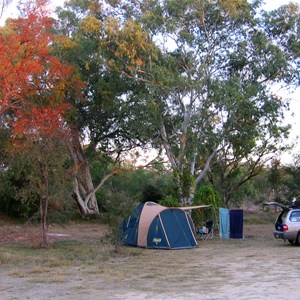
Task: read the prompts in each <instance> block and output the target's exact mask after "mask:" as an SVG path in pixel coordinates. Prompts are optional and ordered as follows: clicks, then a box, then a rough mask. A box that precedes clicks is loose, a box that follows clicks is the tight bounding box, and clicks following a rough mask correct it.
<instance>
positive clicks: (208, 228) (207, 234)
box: [199, 220, 214, 241]
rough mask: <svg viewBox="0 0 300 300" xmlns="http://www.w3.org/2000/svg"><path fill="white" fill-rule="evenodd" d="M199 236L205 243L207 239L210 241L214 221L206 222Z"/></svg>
mask: <svg viewBox="0 0 300 300" xmlns="http://www.w3.org/2000/svg"><path fill="white" fill-rule="evenodd" d="M199 234H200V235H201V239H202V240H203V241H206V240H207V239H208V238H210V239H211V240H212V238H213V237H214V221H213V220H207V221H206V223H205V227H204V228H203V229H201V230H199Z"/></svg>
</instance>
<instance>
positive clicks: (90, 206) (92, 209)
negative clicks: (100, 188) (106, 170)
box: [68, 132, 99, 215]
mask: <svg viewBox="0 0 300 300" xmlns="http://www.w3.org/2000/svg"><path fill="white" fill-rule="evenodd" d="M68 149H69V154H70V157H71V159H72V161H73V165H74V167H73V176H74V179H73V192H72V196H73V198H74V199H75V201H76V203H77V206H78V208H79V211H80V213H81V214H82V215H91V214H98V213H99V208H98V203H97V199H96V190H95V188H94V183H93V180H92V176H91V173H90V168H89V164H88V162H87V160H86V159H85V157H84V153H83V151H82V147H81V144H80V140H79V134H78V133H77V132H76V133H75V134H73V136H72V140H71V141H70V142H69V143H68Z"/></svg>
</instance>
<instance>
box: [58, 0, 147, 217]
mask: <svg viewBox="0 0 300 300" xmlns="http://www.w3.org/2000/svg"><path fill="white" fill-rule="evenodd" d="M57 15H58V20H57V24H56V31H57V34H58V35H59V36H60V37H61V39H60V42H59V43H57V44H56V45H55V47H56V52H57V53H58V54H59V55H61V56H62V57H63V58H64V59H65V60H66V61H68V63H70V64H72V65H74V66H75V67H76V68H77V70H78V72H79V74H80V76H81V78H82V80H83V81H84V82H85V87H84V88H83V93H82V95H81V97H70V98H69V101H70V103H72V105H73V108H74V109H73V111H72V113H71V114H70V118H69V122H68V124H69V127H70V128H71V130H72V132H73V134H72V138H71V139H70V141H69V143H68V149H69V153H70V157H71V158H72V161H73V175H74V185H73V197H74V198H75V200H76V202H77V203H78V206H79V208H80V211H81V212H82V214H93V213H98V212H99V208H98V204H97V199H96V192H97V191H98V190H99V189H100V188H101V187H102V186H103V184H104V183H105V181H106V180H107V179H108V178H110V177H111V176H113V175H114V174H117V173H118V171H114V170H113V171H111V170H110V171H109V170H108V171H107V174H106V175H104V176H103V177H102V178H101V179H100V180H99V182H93V178H92V175H91V172H90V164H91V163H92V161H93V160H103V161H104V162H105V161H107V162H108V164H110V165H111V159H112V158H113V159H114V162H115V164H118V163H119V162H120V160H121V157H122V154H123V153H124V152H126V153H128V152H129V151H130V150H132V149H133V148H135V147H138V146H143V145H144V144H145V143H146V141H145V140H144V139H143V136H142V135H141V134H140V133H141V128H140V126H139V122H138V121H137V117H136V116H137V115H138V114H137V113H136V112H137V111H139V104H138V103H135V100H134V97H135V94H139V93H140V90H141V89H143V86H141V85H140V84H137V83H136V82H135V81H134V80H132V79H131V78H128V77H127V76H125V75H124V74H122V73H120V72H119V70H118V69H115V68H113V67H112V66H111V64H110V63H109V60H110V59H111V57H110V53H109V52H107V49H106V47H105V44H104V43H103V41H104V40H105V37H106V36H107V35H108V33H109V32H111V31H114V30H115V29H116V28H115V26H116V24H117V23H116V18H115V16H114V13H113V11H111V10H110V6H109V5H108V4H107V5H104V4H103V3H100V2H99V1H95V0H82V1H77V0H71V1H68V2H66V3H65V5H64V7H63V8H58V10H57ZM112 42H114V41H112ZM128 95H131V97H127V96H128Z"/></svg>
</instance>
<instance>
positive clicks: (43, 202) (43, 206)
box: [40, 196, 48, 247]
mask: <svg viewBox="0 0 300 300" xmlns="http://www.w3.org/2000/svg"><path fill="white" fill-rule="evenodd" d="M47 215H48V197H46V196H40V217H41V237H42V241H41V247H47V246H48V225H47Z"/></svg>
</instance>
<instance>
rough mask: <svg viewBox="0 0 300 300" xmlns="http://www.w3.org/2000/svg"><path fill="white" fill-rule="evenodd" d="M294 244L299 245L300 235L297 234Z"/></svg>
mask: <svg viewBox="0 0 300 300" xmlns="http://www.w3.org/2000/svg"><path fill="white" fill-rule="evenodd" d="M296 244H298V245H300V233H298V236H297V240H296Z"/></svg>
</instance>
